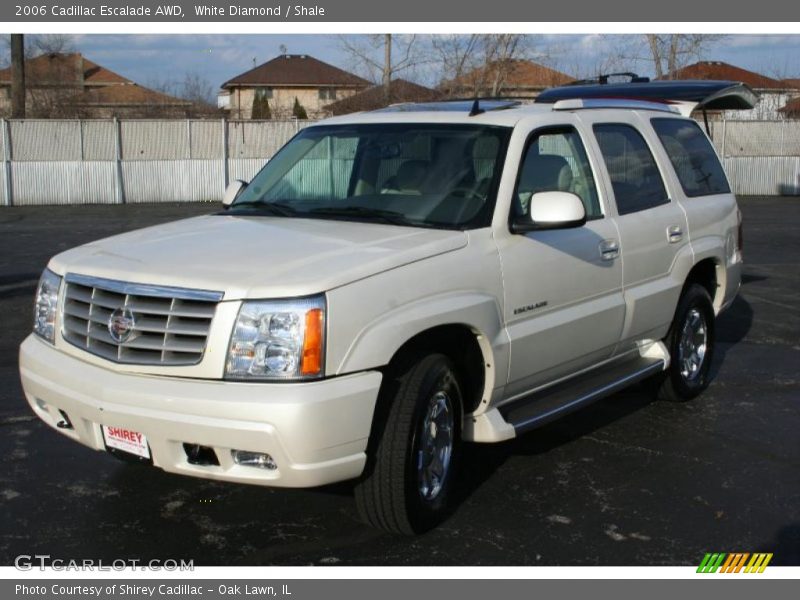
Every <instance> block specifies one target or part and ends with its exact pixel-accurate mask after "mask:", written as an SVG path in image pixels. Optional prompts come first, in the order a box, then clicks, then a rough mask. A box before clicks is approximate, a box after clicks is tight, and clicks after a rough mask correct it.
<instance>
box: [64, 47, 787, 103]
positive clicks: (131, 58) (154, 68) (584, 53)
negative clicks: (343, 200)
mask: <svg viewBox="0 0 800 600" xmlns="http://www.w3.org/2000/svg"><path fill="white" fill-rule="evenodd" d="M357 37H358V36H348V38H349V39H351V40H355V39H356V38H357ZM362 37H364V36H362ZM639 37H640V36H625V35H583V34H580V35H578V34H559V35H537V36H533V38H532V39H533V45H534V48H535V50H536V52H540V53H541V55H542V56H543V57H544V56H546V57H547V60H546V62H549V64H550V65H551V66H554V67H555V68H558V69H559V70H562V71H564V72H567V73H568V74H570V75H577V76H579V77H585V76H587V74H588V73H589V72H591V70H592V69H593V66H594V65H596V63H597V56H598V55H599V54H602V53H603V52H604V50H605V49H606V48H608V47H611V46H615V45H619V44H620V43H626V42H627V43H630V41H631V39H632V38H635V39H638V38H639ZM73 43H74V45H75V47H76V49H77V50H78V51H80V52H81V53H83V54H84V56H86V57H87V58H89V59H91V60H93V61H94V62H96V63H99V64H101V65H103V66H105V67H107V68H109V69H111V70H113V71H116V72H118V73H119V74H121V75H123V76H125V77H128V78H130V79H132V80H134V81H136V82H138V83H140V84H142V85H150V86H151V87H155V86H156V84H164V83H169V82H170V81H172V82H173V83H174V80H175V79H178V80H180V79H183V77H184V76H185V74H186V73H195V74H199V75H200V76H201V77H202V78H203V79H205V80H206V81H207V82H208V83H209V84H210V85H211V87H212V88H213V89H214V90H217V89H218V88H219V86H220V85H221V84H222V83H223V82H225V81H226V80H228V79H230V78H232V77H234V76H236V75H238V74H240V73H242V72H244V71H246V70H248V69H251V68H252V67H253V66H254V63H255V64H261V63H263V62H266V61H267V60H270V59H271V58H274V57H275V56H277V55H278V54H281V50H282V47H285V48H286V50H287V51H288V52H289V53H291V54H309V55H311V56H314V57H315V58H318V59H320V60H323V61H325V62H329V63H331V64H334V65H336V66H339V67H341V68H344V69H347V70H354V71H358V67H357V65H356V64H355V63H354V61H353V60H352V59H351V58H350V56H349V55H348V54H347V52H346V51H345V50H344V49H343V45H342V39H341V36H338V35H299V34H292V35H279V34H269V35H245V34H219V35H199V34H175V35H136V34H118V35H102V34H79V35H75V36H74V37H73ZM798 57H800V35H728V36H724V37H722V38H721V39H719V40H718V41H716V42H714V43H713V45H712V46H711V48H710V49H709V50H708V51H707V52H706V53H705V55H704V56H703V58H704V59H705V60H721V61H725V62H729V63H731V64H735V65H737V66H740V67H743V68H746V69H750V70H754V71H757V72H761V73H763V74H765V75H768V76H772V77H776V76H778V77H800V58H798ZM632 66H633V67H635V69H636V70H637V71H638V72H639V73H640V74H642V75H652V73H651V70H652V67H651V66H650V65H648V64H647V63H646V62H644V61H634V62H633V65H632ZM433 70H434V69H433V68H428V69H419V70H418V71H417V72H415V73H407V74H406V76H407V77H408V78H410V79H414V80H417V81H419V82H420V83H423V84H427V85H433V84H435V83H437V82H436V81H433V78H434V76H433V75H432V72H433ZM359 74H362V75H363V74H364V73H359ZM162 87H164V86H163V85H162Z"/></svg>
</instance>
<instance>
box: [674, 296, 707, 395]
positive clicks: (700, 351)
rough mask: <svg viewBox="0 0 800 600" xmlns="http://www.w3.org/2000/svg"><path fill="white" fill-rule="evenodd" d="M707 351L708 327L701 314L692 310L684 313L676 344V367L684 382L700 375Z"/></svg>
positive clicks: (694, 309)
mask: <svg viewBox="0 0 800 600" xmlns="http://www.w3.org/2000/svg"><path fill="white" fill-rule="evenodd" d="M707 349H708V327H707V326H706V320H705V317H704V316H703V313H702V312H700V311H699V310H698V309H697V308H692V309H691V310H689V312H688V313H686V319H685V320H684V322H683V328H682V330H681V337H680V341H679V343H678V366H679V367H680V373H681V377H683V379H684V380H685V381H694V380H695V379H697V377H698V376H699V375H700V372H701V371H702V367H703V361H704V360H705V357H706V350H707Z"/></svg>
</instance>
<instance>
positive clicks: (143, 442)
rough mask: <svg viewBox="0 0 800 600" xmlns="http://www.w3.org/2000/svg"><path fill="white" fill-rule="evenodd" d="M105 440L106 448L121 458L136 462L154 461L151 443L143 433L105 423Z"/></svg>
mask: <svg viewBox="0 0 800 600" xmlns="http://www.w3.org/2000/svg"><path fill="white" fill-rule="evenodd" d="M103 442H104V443H105V446H106V450H107V451H108V452H110V453H111V454H113V455H115V456H118V457H119V458H123V459H127V460H133V461H135V462H145V463H152V462H153V458H152V455H151V454H150V445H149V444H148V443H147V438H146V437H145V435H144V434H143V433H139V432H138V431H135V430H133V429H128V428H126V427H113V426H109V425H103Z"/></svg>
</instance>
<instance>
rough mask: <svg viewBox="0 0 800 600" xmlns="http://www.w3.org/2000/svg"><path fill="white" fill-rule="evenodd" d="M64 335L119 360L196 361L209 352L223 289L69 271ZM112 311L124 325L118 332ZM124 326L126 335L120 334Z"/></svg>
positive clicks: (146, 362)
mask: <svg viewBox="0 0 800 600" xmlns="http://www.w3.org/2000/svg"><path fill="white" fill-rule="evenodd" d="M65 282H66V291H65V292H64V305H63V312H62V320H61V322H62V327H61V332H62V336H63V337H64V339H65V340H67V341H68V342H69V343H71V344H73V345H75V346H77V347H78V348H81V349H83V350H86V351H87V352H91V353H92V354H96V355H97V356H102V357H103V358H106V359H108V360H111V361H114V362H117V363H126V364H139V365H163V366H178V365H193V364H197V363H199V362H200V361H201V360H202V358H203V353H204V352H205V348H206V342H207V341H208V332H209V330H210V328H211V320H212V319H213V317H214V311H215V310H216V308H217V302H219V301H220V300H221V299H222V294H221V293H220V292H211V291H206V290H191V289H185V288H174V287H162V286H154V285H141V284H135V283H127V282H122V281H115V280H111V279H100V278H97V277H87V276H85V275H76V274H68V275H67V276H66V278H65ZM112 314H113V315H115V316H116V317H117V318H119V317H120V315H121V316H122V318H123V319H124V325H123V326H121V327H120V328H117V329H116V330H115V331H114V333H115V334H116V335H117V339H115V338H114V337H113V336H112V328H111V327H110V326H109V324H110V321H111V318H112ZM120 330H122V331H123V332H124V335H120Z"/></svg>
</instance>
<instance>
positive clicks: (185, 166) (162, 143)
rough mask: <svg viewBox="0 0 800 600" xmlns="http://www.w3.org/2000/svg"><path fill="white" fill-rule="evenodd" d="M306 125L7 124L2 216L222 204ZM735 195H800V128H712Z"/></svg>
mask: <svg viewBox="0 0 800 600" xmlns="http://www.w3.org/2000/svg"><path fill="white" fill-rule="evenodd" d="M306 124H307V122H304V121H222V120H213V121H211V120H121V121H117V120H105V121H95V120H91V121H90V120H86V121H83V120H63V121H62V120H22V121H17V120H3V121H0V130H2V136H0V138H1V139H0V157H2V161H3V168H2V169H0V206H2V205H5V206H9V205H15V206H27V205H37V204H40V205H45V204H119V203H141V202H199V201H218V200H219V199H220V198H221V197H222V194H223V192H224V190H225V187H226V186H227V184H228V182H229V181H231V180H234V179H244V180H249V179H250V178H251V177H252V176H253V175H254V174H255V173H256V172H257V171H258V169H260V168H261V167H262V166H263V164H264V163H265V162H266V160H268V159H269V158H270V157H271V156H272V155H273V154H274V153H275V152H276V151H277V150H278V149H279V148H280V147H281V146H282V145H283V144H284V143H285V142H286V141H287V140H288V139H289V138H291V137H292V136H293V135H294V134H295V133H297V131H299V130H300V129H301V128H302V127H304V126H305V125H306ZM711 127H712V139H713V141H714V145H715V146H716V148H717V152H718V153H719V154H720V155H721V156H722V157H723V162H724V165H725V170H726V171H727V173H728V176H729V178H730V180H731V184H732V186H733V189H734V191H735V192H736V193H737V194H754V195H798V194H800V121H713V122H712V123H711Z"/></svg>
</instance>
